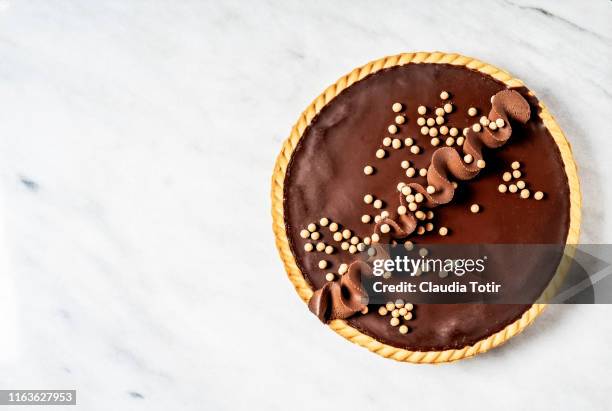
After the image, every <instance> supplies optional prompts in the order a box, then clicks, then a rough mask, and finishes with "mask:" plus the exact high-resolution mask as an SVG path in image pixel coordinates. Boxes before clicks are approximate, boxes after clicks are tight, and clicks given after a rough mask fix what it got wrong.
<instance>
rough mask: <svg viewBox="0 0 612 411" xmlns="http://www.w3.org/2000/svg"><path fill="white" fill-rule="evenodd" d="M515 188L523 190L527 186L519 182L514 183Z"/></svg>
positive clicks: (521, 181)
mask: <svg viewBox="0 0 612 411" xmlns="http://www.w3.org/2000/svg"><path fill="white" fill-rule="evenodd" d="M516 186H517V187H518V188H520V189H521V190H522V189H523V188H525V187H526V186H527V184H525V182H524V181H523V180H520V181H517V182H516Z"/></svg>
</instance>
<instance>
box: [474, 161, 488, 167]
mask: <svg viewBox="0 0 612 411" xmlns="http://www.w3.org/2000/svg"><path fill="white" fill-rule="evenodd" d="M486 166H487V163H485V161H484V160H478V161H477V162H476V167H478V168H485V167H486Z"/></svg>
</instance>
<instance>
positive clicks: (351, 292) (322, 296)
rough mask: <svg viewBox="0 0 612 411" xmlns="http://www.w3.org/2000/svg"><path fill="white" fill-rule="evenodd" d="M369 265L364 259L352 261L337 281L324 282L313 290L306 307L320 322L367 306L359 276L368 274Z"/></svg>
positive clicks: (348, 315)
mask: <svg viewBox="0 0 612 411" xmlns="http://www.w3.org/2000/svg"><path fill="white" fill-rule="evenodd" d="M370 273H371V267H370V266H369V265H368V264H367V263H365V262H364V261H354V262H353V263H351V265H350V266H349V268H348V272H347V273H346V274H344V275H343V276H342V277H340V279H339V280H338V281H331V282H328V283H326V284H325V285H324V286H323V287H322V288H320V289H318V290H317V291H315V292H314V294H313V296H312V297H311V298H310V301H308V308H309V309H310V311H312V313H313V314H314V315H316V316H317V317H318V318H319V320H321V321H322V322H328V321H331V320H335V319H344V318H348V317H350V316H352V315H353V314H355V313H357V312H359V311H362V310H363V309H364V308H366V307H367V294H366V292H365V291H364V290H363V288H362V287H361V276H362V275H369V274H370Z"/></svg>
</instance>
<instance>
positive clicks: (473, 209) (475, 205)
mask: <svg viewBox="0 0 612 411" xmlns="http://www.w3.org/2000/svg"><path fill="white" fill-rule="evenodd" d="M470 211H471V212H472V213H474V214H476V213H477V212H479V211H480V206H479V205H478V204H472V206H471V207H470Z"/></svg>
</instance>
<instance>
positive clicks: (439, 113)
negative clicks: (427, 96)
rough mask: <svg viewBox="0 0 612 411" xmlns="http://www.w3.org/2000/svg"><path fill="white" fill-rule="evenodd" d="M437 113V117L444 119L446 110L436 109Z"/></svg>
mask: <svg viewBox="0 0 612 411" xmlns="http://www.w3.org/2000/svg"><path fill="white" fill-rule="evenodd" d="M435 113H436V116H439V117H443V116H444V109H443V108H442V107H438V108H437V109H436V111H435Z"/></svg>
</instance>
